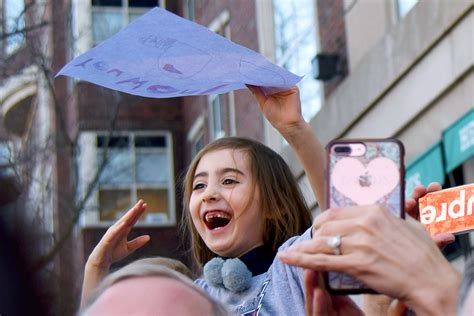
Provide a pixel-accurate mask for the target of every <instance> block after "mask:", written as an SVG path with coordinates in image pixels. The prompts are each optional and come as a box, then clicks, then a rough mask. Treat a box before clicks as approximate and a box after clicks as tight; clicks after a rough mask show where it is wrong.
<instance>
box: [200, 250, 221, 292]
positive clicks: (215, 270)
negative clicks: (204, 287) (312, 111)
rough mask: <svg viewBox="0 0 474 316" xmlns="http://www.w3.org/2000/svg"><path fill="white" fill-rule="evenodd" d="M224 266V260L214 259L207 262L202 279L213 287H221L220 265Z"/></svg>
mask: <svg viewBox="0 0 474 316" xmlns="http://www.w3.org/2000/svg"><path fill="white" fill-rule="evenodd" d="M223 264H224V259H222V258H219V257H215V258H212V259H211V260H209V261H208V262H207V263H206V264H205V265H204V269H203V273H204V278H205V279H206V281H207V282H209V283H210V284H212V285H213V286H218V287H219V286H220V287H222V285H223V283H222V274H221V270H222V265H223Z"/></svg>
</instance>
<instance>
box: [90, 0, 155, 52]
mask: <svg viewBox="0 0 474 316" xmlns="http://www.w3.org/2000/svg"><path fill="white" fill-rule="evenodd" d="M156 6H160V7H164V0H92V39H93V42H94V45H96V44H99V43H100V42H102V41H104V40H106V39H107V38H109V37H111V36H112V35H114V34H115V33H117V32H118V31H120V30H121V29H122V28H123V27H125V26H126V25H128V24H129V23H130V22H132V21H133V20H134V19H136V18H138V17H139V16H141V15H143V14H144V13H146V12H147V11H148V10H150V9H151V8H153V7H156Z"/></svg>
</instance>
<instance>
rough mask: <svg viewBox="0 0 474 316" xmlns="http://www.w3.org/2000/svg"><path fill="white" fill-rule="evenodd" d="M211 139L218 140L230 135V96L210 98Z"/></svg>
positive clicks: (220, 95) (221, 95)
mask: <svg viewBox="0 0 474 316" xmlns="http://www.w3.org/2000/svg"><path fill="white" fill-rule="evenodd" d="M209 112H210V117H211V119H210V125H211V138H212V139H218V138H221V137H224V136H226V135H230V117H231V115H230V114H231V113H230V94H229V93H226V94H219V95H212V96H210V97H209Z"/></svg>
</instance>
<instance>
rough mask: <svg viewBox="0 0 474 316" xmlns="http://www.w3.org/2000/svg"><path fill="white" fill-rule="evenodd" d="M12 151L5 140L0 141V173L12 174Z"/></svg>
mask: <svg viewBox="0 0 474 316" xmlns="http://www.w3.org/2000/svg"><path fill="white" fill-rule="evenodd" d="M12 173H13V165H12V153H11V150H10V146H9V144H8V143H7V142H4V141H0V175H6V174H12Z"/></svg>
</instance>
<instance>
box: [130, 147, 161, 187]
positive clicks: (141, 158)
mask: <svg viewBox="0 0 474 316" xmlns="http://www.w3.org/2000/svg"><path fill="white" fill-rule="evenodd" d="M136 164H137V166H136V170H137V183H164V184H166V183H167V182H168V181H169V176H168V173H169V169H168V166H169V164H168V156H167V155H166V153H137V159H136Z"/></svg>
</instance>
